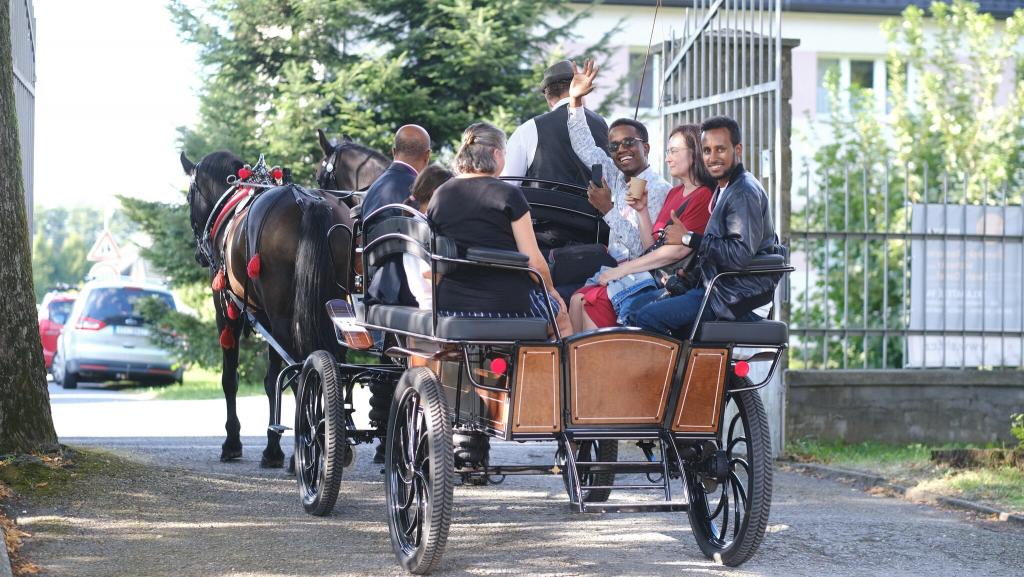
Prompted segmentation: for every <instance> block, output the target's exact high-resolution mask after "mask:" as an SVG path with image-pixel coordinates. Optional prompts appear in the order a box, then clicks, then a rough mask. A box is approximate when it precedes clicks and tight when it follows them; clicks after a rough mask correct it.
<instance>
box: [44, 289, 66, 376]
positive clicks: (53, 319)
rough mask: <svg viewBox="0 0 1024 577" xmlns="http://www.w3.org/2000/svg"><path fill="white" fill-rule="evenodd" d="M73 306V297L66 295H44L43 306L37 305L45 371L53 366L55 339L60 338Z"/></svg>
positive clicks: (55, 348) (52, 293)
mask: <svg viewBox="0 0 1024 577" xmlns="http://www.w3.org/2000/svg"><path fill="white" fill-rule="evenodd" d="M74 304H75V295H70V294H67V293H54V292H50V293H46V296H45V297H43V304H41V305H39V339H40V340H41V341H42V342H43V360H44V361H45V363H46V370H50V367H51V366H52V365H53V355H54V353H55V352H56V351H57V337H59V336H60V331H61V329H63V328H64V322H65V321H67V319H68V315H69V314H71V307H72V306H73V305H74Z"/></svg>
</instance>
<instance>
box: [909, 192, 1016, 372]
mask: <svg viewBox="0 0 1024 577" xmlns="http://www.w3.org/2000/svg"><path fill="white" fill-rule="evenodd" d="M1022 216H1024V210H1022V208H1021V207H1019V206H1016V207H1005V208H1004V207H1001V206H999V207H995V206H987V207H986V206H962V205H942V204H915V205H913V211H912V213H911V225H910V228H911V232H912V233H914V234H923V233H927V235H928V240H924V239H915V240H912V241H911V243H910V253H911V258H910V295H911V296H910V330H911V331H928V332H929V333H932V334H928V335H916V336H909V337H907V356H906V366H907V367H915V368H919V367H962V366H964V367H978V366H989V367H1012V366H1020V364H1021V346H1022V340H1021V318H1022V315H1021V306H1022V305H1024V282H1022V280H1024V279H1022V278H1021V271H1022V269H1024V261H1022V259H1024V254H1022V253H1021V239H1022V236H1024V235H1022V232H1024V231H1022V228H1021V225H1022V222H1024V218H1022ZM982 234H985V235H988V236H990V237H991V239H986V240H982V239H978V238H975V239H967V238H965V236H964V235H966V236H968V237H969V236H972V235H982Z"/></svg>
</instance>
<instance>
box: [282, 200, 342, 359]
mask: <svg viewBox="0 0 1024 577" xmlns="http://www.w3.org/2000/svg"><path fill="white" fill-rule="evenodd" d="M302 206H303V208H302V228H301V229H300V234H301V236H300V237H299V249H298V252H297V254H296V255H295V310H294V312H293V313H292V339H293V340H292V342H294V343H295V346H296V348H297V349H298V353H299V355H300V357H301V358H305V357H306V356H307V355H309V354H310V353H312V352H313V351H316V350H319V349H327V350H330V349H332V348H333V347H329V346H328V343H331V342H333V340H334V333H333V330H332V328H331V326H330V324H329V323H328V322H326V318H325V314H326V313H325V312H324V304H325V303H326V302H327V301H328V300H330V298H331V296H332V293H333V290H334V289H333V282H334V281H333V279H334V274H333V272H334V271H332V270H331V266H332V265H331V255H330V252H329V251H330V247H329V245H328V242H327V241H328V239H327V232H328V231H329V230H330V227H331V223H332V219H331V207H330V206H329V205H328V204H327V203H326V202H324V201H321V200H315V201H310V202H303V203H302ZM300 362H301V359H300Z"/></svg>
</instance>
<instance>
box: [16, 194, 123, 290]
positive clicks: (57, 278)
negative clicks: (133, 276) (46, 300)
mask: <svg viewBox="0 0 1024 577" xmlns="http://www.w3.org/2000/svg"><path fill="white" fill-rule="evenodd" d="M34 219H35V225H36V226H35V230H36V234H35V239H34V241H33V246H32V279H33V282H34V283H35V296H36V301H39V300H41V299H42V298H43V295H45V294H46V291H48V290H50V289H51V288H53V287H54V286H55V285H58V284H67V285H72V286H74V285H78V284H80V283H81V282H82V281H83V280H84V279H85V275H86V273H88V271H89V268H90V263H89V261H87V260H86V255H87V254H88V252H89V248H90V247H91V246H92V245H93V243H94V242H96V239H97V238H98V237H99V235H100V233H101V232H102V231H103V225H104V215H103V211H102V210H100V209H97V208H90V207H75V208H64V207H56V208H45V207H42V206H37V207H36V209H35V211H34ZM109 226H110V231H111V232H112V233H113V234H114V238H116V239H118V241H119V242H124V240H125V239H127V238H129V237H130V236H131V234H132V233H134V232H135V231H136V230H137V227H136V226H135V224H134V223H133V222H131V221H130V220H128V219H127V218H126V217H125V215H124V214H123V212H120V211H119V212H115V213H113V215H112V217H111V218H110V221H109Z"/></svg>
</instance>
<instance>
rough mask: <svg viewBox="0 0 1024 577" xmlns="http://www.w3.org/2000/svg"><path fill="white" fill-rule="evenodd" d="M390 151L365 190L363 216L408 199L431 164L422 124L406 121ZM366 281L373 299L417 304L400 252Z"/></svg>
mask: <svg viewBox="0 0 1024 577" xmlns="http://www.w3.org/2000/svg"><path fill="white" fill-rule="evenodd" d="M391 154H392V155H393V156H394V159H395V161H394V162H392V163H391V166H389V167H388V169H387V170H385V171H384V173H383V174H381V175H380V176H379V177H377V180H375V181H374V182H373V184H372V185H370V188H369V189H367V191H366V197H365V198H363V205H362V218H363V219H366V217H368V216H370V214H371V213H373V211H375V210H377V209H378V208H380V207H382V206H385V205H388V204H401V203H403V202H405V201H406V200H407V199H408V198H409V193H410V190H411V189H412V184H413V182H415V181H416V176H417V175H419V173H420V171H421V170H423V169H424V168H426V166H427V164H429V163H430V135H429V134H427V131H426V130H424V129H423V127H421V126H417V125H415V124H407V125H405V126H403V127H401V128H399V129H398V132H396V133H395V146H394V148H392V149H391ZM388 212H391V210H388ZM394 212H395V216H397V215H399V214H401V213H400V212H399V211H398V210H397V209H396V210H395V211H394ZM369 280H370V285H369V287H368V289H367V293H368V295H369V298H370V299H371V301H372V302H377V303H381V304H389V305H409V306H416V304H417V303H416V297H414V296H413V294H412V292H410V291H409V284H408V281H407V280H406V278H405V271H404V269H403V268H402V258H401V256H400V255H398V256H393V257H390V258H389V259H388V260H387V262H385V263H384V265H383V266H381V268H380V269H379V270H378V271H377V274H375V275H374V277H373V278H372V279H369Z"/></svg>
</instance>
